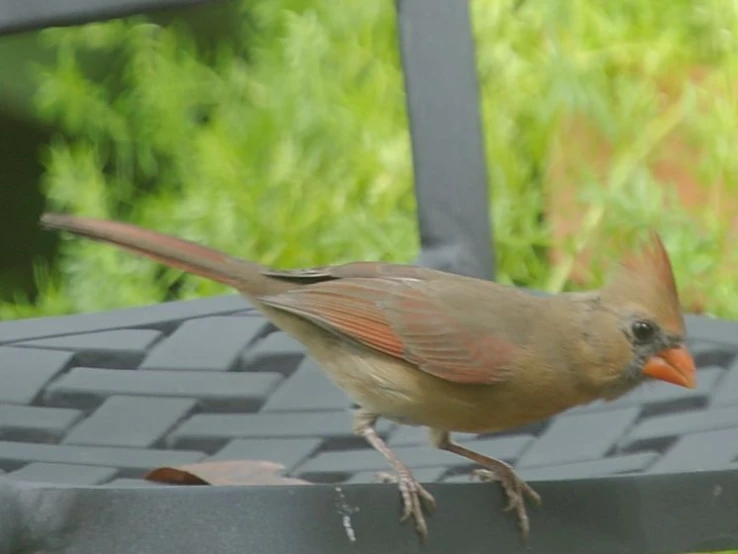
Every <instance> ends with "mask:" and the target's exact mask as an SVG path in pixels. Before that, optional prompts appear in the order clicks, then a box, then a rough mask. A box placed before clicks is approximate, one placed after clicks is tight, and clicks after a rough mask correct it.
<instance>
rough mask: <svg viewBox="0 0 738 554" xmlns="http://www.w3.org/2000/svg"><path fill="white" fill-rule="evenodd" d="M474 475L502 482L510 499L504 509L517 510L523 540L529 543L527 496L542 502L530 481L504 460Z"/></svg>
mask: <svg viewBox="0 0 738 554" xmlns="http://www.w3.org/2000/svg"><path fill="white" fill-rule="evenodd" d="M472 477H476V478H477V479H479V480H480V481H486V482H490V481H499V482H500V484H501V485H502V488H503V490H504V491H505V495H506V496H507V499H508V504H507V506H506V507H505V509H504V511H506V512H509V511H511V510H515V513H516V514H517V516H518V523H519V524H520V532H521V535H522V537H523V542H524V543H527V541H528V534H529V533H530V520H529V519H528V511H527V509H526V506H525V497H526V496H527V497H528V498H529V499H530V500H531V501H532V502H533V503H534V504H536V506H539V507H540V506H541V503H542V502H541V497H540V495H539V494H538V493H537V492H536V491H535V490H533V488H532V487H531V486H530V485H528V483H526V482H525V481H523V480H522V479H521V478H520V477H518V476H517V475H516V473H515V471H513V469H512V467H510V466H509V465H507V464H504V463H502V462H500V465H499V466H497V467H495V469H477V470H475V471H473V472H472Z"/></svg>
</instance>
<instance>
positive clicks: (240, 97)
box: [0, 0, 738, 318]
mask: <svg viewBox="0 0 738 554" xmlns="http://www.w3.org/2000/svg"><path fill="white" fill-rule="evenodd" d="M516 3H517V2H516V1H502V0H474V2H473V3H472V5H473V18H474V27H475V34H476V38H477V47H478V67H479V74H480V79H481V86H482V98H483V114H484V115H483V117H484V128H485V140H486V153H487V157H488V165H489V176H490V184H491V187H492V190H491V196H492V208H493V210H494V224H495V229H494V230H495V239H496V245H497V252H498V263H499V277H498V278H499V280H500V281H502V282H505V283H515V284H521V285H527V286H534V287H542V288H547V289H548V290H553V291H556V290H561V289H563V288H568V287H570V286H572V285H571V279H570V277H571V273H572V271H573V267H574V264H573V261H574V258H575V254H576V253H577V252H578V251H580V250H583V249H585V248H588V247H592V246H596V245H597V244H598V240H599V239H600V238H601V237H603V236H605V237H606V236H613V235H622V236H624V237H630V236H631V235H632V234H633V232H635V231H637V230H639V229H641V228H642V227H643V226H645V225H655V226H656V227H658V228H659V230H660V231H661V233H662V235H663V236H664V238H665V241H666V243H667V247H668V248H669V250H670V251H671V252H672V256H673V262H674V265H675V270H676V272H677V274H678V276H679V280H680V283H687V284H694V283H695V282H699V284H700V287H701V289H702V290H704V291H706V292H707V298H702V297H701V296H700V295H699V294H698V293H691V292H689V291H687V301H691V302H696V301H697V300H696V299H695V298H691V297H690V295H691V294H694V295H697V296H700V297H699V301H700V302H702V303H703V305H704V308H705V310H706V311H707V312H709V313H713V314H716V315H721V316H738V307H736V306H738V293H737V292H736V287H735V286H734V283H733V281H734V279H733V278H732V275H731V265H730V264H731V260H728V259H726V256H727V255H726V244H729V241H730V227H729V224H730V221H729V218H726V217H722V218H720V217H716V216H715V210H713V209H711V208H714V207H715V206H718V205H719V204H720V202H721V198H724V196H721V195H726V194H727V195H730V194H734V193H735V189H736V184H735V176H736V175H738V156H736V155H735V144H736V129H738V125H737V123H738V102H735V94H734V83H735V82H736V76H738V71H737V69H738V4H735V3H732V2H721V1H719V0H712V1H704V2H693V1H691V0H672V1H671V2H662V3H650V4H649V3H643V2H640V1H637V0H622V1H621V2H617V3H612V2H602V1H597V0H572V1H571V2H549V1H546V0H527V1H526V2H524V3H523V4H522V7H520V8H519V9H515V7H514V5H515V4H516ZM233 6H234V8H233V18H232V20H231V21H229V22H228V25H229V26H231V27H233V28H235V32H234V33H232V34H229V35H228V36H227V37H225V38H224V39H223V40H222V41H219V42H218V43H217V44H216V45H215V47H207V48H206V47H203V46H202V45H201V44H199V43H198V41H197V40H196V39H195V38H194V37H193V34H192V32H191V31H190V30H189V29H188V28H187V26H186V25H184V24H171V25H170V24H168V25H162V24H156V23H153V22H152V21H151V20H147V19H146V18H143V17H135V18H130V19H126V20H117V21H111V22H106V23H100V24H91V25H85V26H82V27H77V28H71V29H55V30H48V31H45V32H44V34H45V38H46V39H47V40H49V41H51V42H52V43H53V44H54V45H55V46H56V47H57V48H58V59H57V62H56V64H55V65H53V66H51V67H45V68H42V69H41V70H40V71H39V76H38V83H39V85H38V93H37V96H36V98H35V102H36V105H37V107H38V110H39V113H40V114H41V115H42V116H43V117H44V118H45V119H46V120H48V121H50V122H52V123H54V124H55V125H58V126H59V127H60V129H61V131H62V133H60V135H59V136H58V138H57V139H55V140H54V141H53V142H52V144H49V146H48V149H47V150H46V154H45V155H46V158H45V164H46V168H47V170H46V177H45V185H44V186H45V190H46V193H47V196H48V204H49V205H48V207H49V209H53V210H59V211H66V212H72V213H77V214H82V215H87V216H94V217H109V218H118V219H124V220H127V221H132V222H135V223H138V224H141V225H144V226H147V227H151V228H155V229H157V230H160V231H164V232H170V233H175V234H177V235H179V236H182V237H185V238H188V239H191V240H195V241H199V242H202V243H205V244H208V245H210V246H213V247H216V248H219V249H222V250H225V251H228V252H229V253H232V254H234V255H239V256H242V257H247V258H252V259H256V260H259V261H261V262H263V263H266V264H271V265H275V266H281V267H295V266H304V265H315V264H322V263H338V262H342V261H348V260H353V259H382V260H387V261H407V260H412V259H413V258H414V256H415V254H416V252H417V249H418V244H417V237H416V234H417V231H416V222H415V210H414V198H413V194H412V188H411V183H412V166H411V157H410V147H409V136H408V130H407V120H406V115H405V105H404V94H403V82H402V73H401V69H400V64H399V55H398V49H397V35H396V33H397V30H396V25H395V12H394V3H393V2H367V1H366V0H345V1H344V2H341V3H330V2H317V1H310V0H250V1H248V2H247V1H245V0H238V3H234V4H233ZM85 55H94V56H99V57H100V59H105V60H107V61H106V62H105V64H106V65H105V69H106V70H105V71H102V72H98V74H94V75H93V74H90V72H87V71H85V70H84V69H83V65H82V63H81V62H80V60H81V59H82V58H83V57H84V56H85ZM695 68H699V69H701V70H702V71H703V73H706V77H705V79H704V80H701V81H696V80H695V79H693V75H694V70H695ZM664 86H670V87H671V88H672V89H673V91H674V92H673V93H672V95H671V97H670V98H671V101H670V102H669V104H668V105H665V103H664V101H663V96H664ZM716 86H719V87H721V90H724V91H726V92H725V94H722V95H715V93H714V91H715V87H716ZM573 117H583V118H585V119H586V121H587V122H588V123H589V124H590V125H591V126H593V127H594V128H595V129H596V130H597V132H598V133H599V134H600V135H602V136H603V137H604V138H605V139H606V140H607V142H608V144H609V149H610V153H611V155H610V157H609V158H608V161H607V163H605V164H604V167H599V166H597V161H596V160H593V159H591V158H589V157H587V156H585V155H581V156H580V155H578V148H579V146H580V145H578V144H577V143H576V142H573V141H570V140H568V139H569V135H568V134H567V133H566V132H564V131H562V129H565V128H566V126H565V124H566V122H567V121H569V120H570V119H571V118H573ZM675 129H677V130H679V131H680V132H681V133H683V134H684V135H685V136H686V137H687V140H688V142H689V143H690V144H691V145H692V147H693V148H694V150H695V151H696V152H697V154H698V155H697V156H696V160H697V161H698V167H697V168H696V171H697V172H698V176H699V178H700V184H701V186H703V187H705V189H706V190H709V191H713V190H714V191H715V192H714V194H712V193H711V194H712V195H711V196H710V195H708V196H709V197H710V198H711V199H712V202H713V203H714V204H715V205H714V206H713V205H708V206H707V207H706V208H704V210H703V211H700V212H699V213H695V212H694V211H692V212H691V213H687V212H686V211H684V210H682V209H679V208H677V207H675V206H671V207H670V208H669V209H665V206H666V205H667V203H668V201H669V199H670V197H673V195H674V192H673V188H672V187H670V186H669V184H668V182H664V181H663V180H659V178H658V177H657V176H656V175H655V174H654V172H653V171H652V169H651V167H650V166H649V163H648V162H649V159H650V158H651V157H652V155H653V153H654V152H655V151H656V150H658V148H659V147H660V145H661V144H662V143H663V141H664V140H665V137H667V136H668V135H669V134H670V133H672V132H673V131H674V130H675ZM562 150H566V151H567V153H568V156H569V157H574V159H575V160H576V161H577V164H576V171H575V173H574V177H575V178H574V180H573V181H574V182H572V183H571V184H572V185H574V186H576V189H577V191H578V194H579V195H580V197H581V199H582V200H583V201H584V202H585V205H586V209H585V211H584V212H583V213H582V215H583V218H584V223H583V226H582V227H581V229H580V230H579V232H578V233H577V234H576V235H575V236H574V237H573V238H572V240H569V241H567V242H566V244H565V245H564V247H565V252H566V254H565V255H564V256H563V258H562V259H561V260H560V262H559V263H557V264H555V265H552V264H551V263H550V261H549V258H548V257H547V256H546V255H545V253H546V251H547V249H548V248H549V247H550V246H551V245H552V240H553V238H552V232H551V228H550V225H549V222H550V220H547V219H546V218H542V217H541V214H543V213H545V211H546V202H547V200H546V199H547V198H550V197H551V195H556V194H557V187H559V186H561V183H560V182H559V181H557V180H556V179H555V178H554V177H552V171H551V167H552V164H554V163H555V162H556V159H557V156H559V155H560V153H561V151H562ZM578 156H579V157H578ZM449 186H453V184H452V183H450V184H449ZM727 250H730V249H727ZM596 254H597V256H596V262H597V263H596V265H595V271H594V273H593V274H592V278H591V282H590V283H586V284H588V285H589V284H597V282H598V281H599V280H600V279H601V274H602V273H601V271H600V266H601V264H600V261H601V260H604V259H605V258H607V257H608V255H607V254H608V252H606V251H603V250H602V249H598V250H597V251H596ZM732 267H738V266H736V265H733V266H732ZM37 279H38V281H39V284H40V286H41V291H42V292H41V294H40V295H39V300H38V302H37V303H36V304H35V305H32V304H30V303H28V302H24V301H23V299H18V301H17V302H14V303H12V304H5V305H0V317H2V318H8V317H25V316H31V315H45V314H61V313H70V312H87V311H96V310H104V309H111V308H117V307H123V306H132V305H141V304H149V303H156V302H160V301H162V300H165V299H174V298H192V297H198V296H205V295H212V294H216V293H222V292H224V290H225V289H224V288H222V287H220V286H218V285H215V284H213V283H209V282H207V281H205V280H203V279H198V278H191V277H183V276H182V275H181V274H179V273H178V272H175V271H169V270H162V268H160V267H158V266H157V265H155V264H153V263H149V262H147V261H144V260H141V259H138V258H136V257H134V256H131V255H127V254H125V253H121V252H118V251H116V250H115V249H113V248H109V247H105V246H102V245H99V244H94V243H89V242H86V241H82V240H65V241H63V247H62V252H61V255H60V259H59V263H58V271H55V272H52V271H50V270H49V269H48V268H43V267H39V270H38V272H37Z"/></svg>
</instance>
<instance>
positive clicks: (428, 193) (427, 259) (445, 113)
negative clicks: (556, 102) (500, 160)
mask: <svg viewBox="0 0 738 554" xmlns="http://www.w3.org/2000/svg"><path fill="white" fill-rule="evenodd" d="M397 13H398V28H399V34H400V48H401V54H402V63H403V68H404V73H405V89H406V91H407V109H408V116H409V119H410V131H411V137H412V150H413V163H414V171H415V194H416V197H417V203H418V223H419V228H420V238H421V246H422V251H421V255H420V259H419V263H421V264H423V265H429V266H432V267H436V268H440V269H447V270H449V271H454V272H457V273H462V274H465V275H471V276H475V277H483V278H487V279H491V278H494V274H495V266H494V252H493V242H492V230H491V221H490V217H491V216H490V210H489V193H488V187H487V169H486V163H485V153H484V143H483V135H482V123H481V117H480V107H479V83H478V77H477V67H476V55H475V49H474V39H473V36H472V30H471V21H470V14H469V1H468V0H452V1H449V0H397Z"/></svg>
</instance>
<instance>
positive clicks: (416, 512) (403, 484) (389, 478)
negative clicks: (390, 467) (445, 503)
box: [376, 472, 436, 541]
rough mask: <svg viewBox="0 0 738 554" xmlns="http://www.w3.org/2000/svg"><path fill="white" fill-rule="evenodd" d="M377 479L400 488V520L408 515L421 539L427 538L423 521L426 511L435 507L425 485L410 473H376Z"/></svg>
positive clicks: (406, 518) (425, 525) (434, 501)
mask: <svg viewBox="0 0 738 554" xmlns="http://www.w3.org/2000/svg"><path fill="white" fill-rule="evenodd" d="M376 477H377V481H379V482H380V483H394V484H396V485H397V487H398V488H399V489H400V494H401V495H402V505H403V509H402V517H401V518H400V522H401V523H404V522H405V521H407V520H408V519H409V518H410V517H412V518H413V519H414V520H415V529H416V530H417V531H418V534H419V535H420V538H421V540H422V541H425V540H426V539H427V538H428V525H427V524H426V522H425V514H424V513H423V508H425V510H426V511H428V512H431V511H433V510H434V509H435V507H436V500H435V498H433V495H432V494H431V493H429V492H428V491H427V490H425V487H423V485H421V484H420V483H418V481H417V480H416V479H415V478H414V477H413V476H412V474H410V473H398V474H393V473H385V472H381V473H377V476H376Z"/></svg>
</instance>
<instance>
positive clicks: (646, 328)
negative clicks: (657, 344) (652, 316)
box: [632, 321, 656, 342]
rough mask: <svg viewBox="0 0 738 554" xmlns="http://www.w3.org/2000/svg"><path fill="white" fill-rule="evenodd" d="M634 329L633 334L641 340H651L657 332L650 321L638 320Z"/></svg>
mask: <svg viewBox="0 0 738 554" xmlns="http://www.w3.org/2000/svg"><path fill="white" fill-rule="evenodd" d="M632 330H633V336H634V337H635V338H636V339H637V340H639V341H641V342H645V341H647V340H650V339H651V338H653V335H654V333H655V332H656V329H655V328H654V326H653V324H652V323H649V322H648V321H636V322H635V323H634V324H633V327H632Z"/></svg>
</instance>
